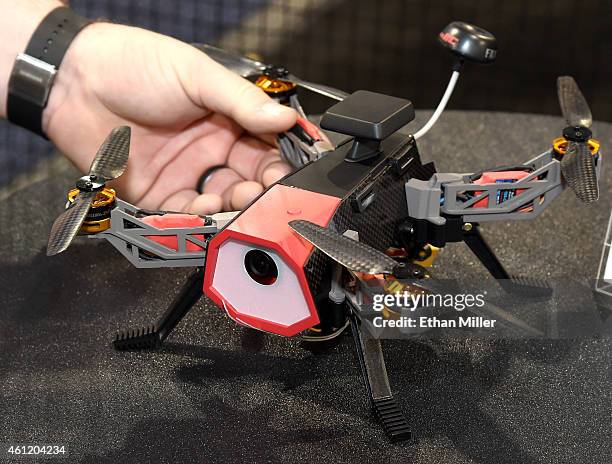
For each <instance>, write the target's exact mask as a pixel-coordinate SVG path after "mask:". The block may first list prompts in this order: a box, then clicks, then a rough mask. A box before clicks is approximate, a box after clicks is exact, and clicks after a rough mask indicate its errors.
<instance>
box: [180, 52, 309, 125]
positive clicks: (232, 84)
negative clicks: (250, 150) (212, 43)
mask: <svg viewBox="0 0 612 464" xmlns="http://www.w3.org/2000/svg"><path fill="white" fill-rule="evenodd" d="M191 48H193V47H191ZM193 54H194V56H193V57H192V59H193V61H192V66H195V68H196V72H193V71H191V72H189V74H187V75H186V76H179V77H180V79H181V81H182V82H183V83H187V85H185V89H186V91H187V92H188V93H189V94H190V97H191V99H192V100H193V101H195V102H196V103H197V104H198V105H200V106H201V107H202V108H206V109H208V110H211V111H216V112H218V113H221V114H224V115H226V116H228V117H230V118H232V119H233V120H235V121H236V122H237V123H238V124H240V125H241V126H242V127H244V128H245V129H246V130H247V131H249V132H251V133H253V134H272V133H279V132H284V131H286V130H288V129H289V128H291V127H292V126H293V125H295V123H296V121H297V113H296V111H295V110H293V109H292V108H290V107H287V106H284V105H281V104H280V103H277V102H276V101H275V100H273V99H271V98H270V97H268V96H267V95H266V94H265V92H264V91H263V90H261V89H260V88H259V87H257V86H256V85H254V84H252V83H251V82H249V81H248V80H246V79H244V78H242V77H240V76H238V75H237V74H235V73H233V72H232V71H230V70H229V69H227V68H225V67H224V66H222V65H220V64H219V63H217V62H216V61H214V60H212V59H211V58H209V57H208V56H207V55H205V54H204V53H203V52H200V51H199V50H197V49H195V48H193ZM192 69H193V67H192Z"/></svg>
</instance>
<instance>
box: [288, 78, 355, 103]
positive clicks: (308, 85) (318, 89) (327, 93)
mask: <svg viewBox="0 0 612 464" xmlns="http://www.w3.org/2000/svg"><path fill="white" fill-rule="evenodd" d="M288 79H289V80H290V81H291V82H293V83H294V84H297V85H298V87H302V88H303V89H306V90H310V91H311V92H314V93H318V94H319V95H323V96H324V97H327V98H331V99H332V100H338V101H342V100H344V99H345V98H346V97H348V96H349V94H348V93H346V92H343V91H342V90H338V89H335V88H333V87H329V86H327V85H322V84H315V83H314V82H308V81H305V80H303V79H301V78H299V77H297V76H295V75H293V74H289V76H288Z"/></svg>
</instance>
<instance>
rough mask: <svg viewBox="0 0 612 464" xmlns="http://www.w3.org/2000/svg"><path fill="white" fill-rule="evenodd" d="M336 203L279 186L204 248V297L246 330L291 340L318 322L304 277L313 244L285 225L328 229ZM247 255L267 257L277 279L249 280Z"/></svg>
mask: <svg viewBox="0 0 612 464" xmlns="http://www.w3.org/2000/svg"><path fill="white" fill-rule="evenodd" d="M339 204H340V199H339V198H336V197H333V196H329V195H323V194H320V193H314V192H310V191H307V190H301V189H298V188H295V187H288V186H285V185H280V184H277V185H275V186H273V187H272V188H271V189H270V190H268V191H267V192H266V193H265V194H264V195H263V196H262V197H261V198H259V199H258V200H257V201H256V202H255V203H253V204H252V205H251V206H250V207H249V208H248V209H247V210H245V211H243V212H242V213H241V214H240V215H239V216H238V217H237V218H236V219H235V220H234V221H233V222H232V223H231V224H230V225H229V226H228V227H226V228H225V229H224V230H223V231H221V232H220V233H219V234H217V235H216V236H215V237H214V238H213V239H212V240H211V241H210V242H209V244H208V251H207V256H206V274H205V275H206V278H205V280H204V292H205V294H206V295H207V296H208V297H209V298H210V299H212V300H213V301H214V302H215V303H216V304H217V305H218V306H219V307H221V308H224V309H225V310H226V311H227V313H228V314H229V316H230V317H231V318H232V319H234V320H236V321H238V322H240V323H243V324H245V325H248V326H251V327H254V328H257V329H260V330H264V331H266V332H271V333H274V334H278V335H284V336H292V335H295V334H297V333H299V332H301V331H303V330H306V329H308V328H310V327H312V326H314V325H316V324H318V323H319V317H318V315H317V311H316V307H315V305H314V301H313V298H312V295H311V293H310V289H309V286H308V282H307V280H306V276H305V274H304V269H303V267H304V264H305V263H306V261H307V259H308V257H309V256H310V253H311V252H312V249H313V247H312V245H311V244H310V243H309V242H308V241H306V240H304V239H302V238H301V237H300V236H298V235H297V234H296V233H295V232H294V231H293V229H291V227H289V225H288V223H289V222H290V221H293V220H296V219H305V220H308V221H311V222H314V223H315V224H318V225H320V226H324V227H325V226H327V225H328V224H329V221H330V220H331V218H332V216H333V215H334V212H335V211H336V208H337V207H338V205H339ZM250 250H261V251H264V252H265V253H267V254H268V256H270V257H271V259H272V260H273V261H274V263H275V265H276V270H277V272H278V278H277V279H275V280H274V282H273V283H272V284H270V285H264V284H261V283H258V282H256V281H255V280H253V279H252V278H251V277H250V275H249V273H248V272H247V270H246V268H245V261H244V257H245V256H246V253H248V252H249V251H250Z"/></svg>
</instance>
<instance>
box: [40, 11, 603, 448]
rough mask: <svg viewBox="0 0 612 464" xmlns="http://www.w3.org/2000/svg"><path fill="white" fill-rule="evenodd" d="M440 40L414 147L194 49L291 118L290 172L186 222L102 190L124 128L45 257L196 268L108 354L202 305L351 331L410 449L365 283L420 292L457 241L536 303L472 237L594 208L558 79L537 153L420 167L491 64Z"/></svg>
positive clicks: (312, 334) (370, 97)
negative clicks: (506, 162) (438, 125)
mask: <svg viewBox="0 0 612 464" xmlns="http://www.w3.org/2000/svg"><path fill="white" fill-rule="evenodd" d="M439 41H440V43H441V44H442V45H443V46H444V47H446V48H448V49H449V50H450V51H452V52H453V54H454V56H455V57H456V62H455V64H454V68H453V74H452V77H451V81H450V83H449V86H448V88H447V90H446V92H445V94H444V97H443V98H442V100H441V102H440V105H439V107H438V108H437V110H436V111H435V113H434V115H433V116H432V119H430V120H429V121H428V122H427V123H426V124H425V126H424V127H423V128H422V129H420V130H419V131H417V132H416V133H414V134H410V133H408V132H406V129H402V128H404V127H405V126H406V125H407V124H408V123H410V122H411V121H412V120H413V119H414V117H415V113H414V108H413V106H412V103H411V102H410V101H408V100H405V99H402V98H396V97H392V96H388V95H382V94H378V93H373V92H368V91H357V92H355V93H353V94H350V95H348V94H345V93H343V92H340V91H337V90H335V89H330V88H329V87H325V86H319V85H317V84H312V83H308V82H305V81H302V80H301V79H299V78H296V77H295V76H293V75H291V74H289V73H288V72H287V71H286V70H283V69H279V68H276V67H270V66H266V65H264V64H262V63H259V62H255V61H253V60H249V59H247V58H240V57H236V56H234V55H231V54H229V53H227V52H224V51H222V50H219V49H214V48H212V47H209V46H205V47H203V49H204V50H205V51H206V52H207V53H209V55H210V56H212V57H213V58H215V59H217V60H218V61H219V62H221V63H223V64H225V65H227V66H228V67H230V68H231V69H233V70H234V71H236V72H238V73H239V74H241V75H243V76H245V77H247V78H251V79H253V80H254V81H255V82H257V83H258V85H260V86H262V88H263V89H264V90H266V91H267V92H268V93H269V94H271V95H273V96H275V97H276V98H279V99H280V100H282V101H283V102H285V103H287V104H290V105H292V106H293V107H294V108H296V109H297V110H298V111H299V112H300V114H301V115H302V118H301V120H300V121H299V122H298V124H297V126H298V127H296V128H294V129H292V130H291V131H289V132H288V133H286V134H281V136H280V137H281V139H282V140H281V143H280V147H281V151H282V152H284V156H285V157H286V159H288V160H290V161H291V162H292V164H293V165H294V166H295V167H296V170H295V171H294V172H293V173H291V174H289V175H287V176H286V177H285V178H283V179H281V180H280V181H278V182H277V183H276V184H274V185H272V186H271V187H269V188H268V189H266V190H265V191H264V192H263V193H262V194H261V195H260V196H259V197H258V198H257V199H255V200H254V201H253V202H252V203H251V204H250V205H249V206H248V207H247V208H245V209H244V210H242V211H239V212H230V213H219V214H213V215H210V216H196V215H190V214H180V213H171V212H163V211H148V210H144V209H141V208H138V207H136V206H133V205H131V204H129V203H127V202H125V201H122V200H120V199H119V198H117V197H116V194H115V192H114V190H112V189H111V188H109V187H107V186H106V183H107V182H108V181H111V180H113V179H116V178H118V177H119V176H121V175H122V173H123V172H124V170H125V169H126V167H127V161H128V155H129V147H130V129H129V128H128V127H119V128H116V129H114V130H113V131H112V132H111V134H110V135H109V136H108V138H107V140H106V141H105V142H104V144H103V145H102V147H101V148H100V150H99V151H98V153H97V154H96V156H95V158H94V160H93V163H92V165H91V169H90V172H89V174H88V175H86V176H84V177H82V178H80V179H79V180H78V181H77V184H76V188H75V189H73V190H71V191H70V192H69V194H68V199H69V201H68V204H67V209H66V211H65V212H64V213H63V214H61V215H60V216H59V218H58V219H57V220H56V221H55V223H54V224H53V228H52V230H51V234H50V239H49V244H48V254H49V255H55V254H57V253H60V252H62V251H64V250H65V249H66V248H68V246H69V245H70V243H71V242H72V241H73V239H74V238H75V237H76V236H77V235H79V234H80V235H86V236H88V237H90V238H98V239H106V240H107V241H109V242H110V243H111V244H112V245H113V246H114V247H115V248H116V249H117V250H119V252H120V253H121V254H123V256H125V257H126V258H127V259H128V260H129V261H130V262H131V263H132V264H133V265H134V266H136V267H138V268H158V267H193V268H195V272H194V273H193V274H192V275H191V277H190V278H189V279H188V281H187V282H186V283H185V286H184V287H183V289H182V290H181V291H180V293H179V295H178V296H177V297H176V299H175V301H174V302H173V304H172V305H171V306H170V308H168V310H167V311H166V313H165V314H164V315H163V316H162V317H161V318H160V320H159V321H158V322H157V323H156V324H154V325H151V326H149V327H145V328H140V329H133V330H127V331H125V332H122V333H120V334H119V335H118V336H117V338H116V339H115V341H114V347H115V348H116V349H117V350H133V349H145V348H155V347H158V346H159V345H160V344H162V343H163V341H164V340H165V339H166V338H167V337H168V335H169V334H170V333H171V332H172V330H173V329H174V328H175V327H176V326H177V324H178V323H179V322H180V321H181V319H182V318H183V317H184V316H185V315H186V314H187V313H188V311H189V310H190V309H191V308H192V307H193V306H194V305H195V303H196V302H197V301H198V300H199V299H200V298H201V297H202V296H203V295H206V296H207V297H209V298H210V299H211V300H212V301H213V302H214V303H215V304H216V305H217V306H218V307H219V308H221V309H223V310H224V311H225V312H226V314H227V315H228V316H229V317H230V318H231V319H233V320H234V321H235V322H237V323H238V324H240V325H243V326H246V327H250V328H254V329H258V330H260V331H263V332H267V333H271V334H276V335H281V336H285V337H294V336H295V337H302V338H304V339H307V340H310V341H313V340H317V339H318V340H328V339H330V338H333V337H335V336H337V335H338V334H340V333H342V331H343V330H344V329H345V328H347V327H348V326H349V325H350V326H351V329H352V333H353V336H354V338H355V341H356V346H357V352H358V355H359V360H360V365H361V368H362V373H363V376H364V379H365V384H366V387H367V390H368V394H369V397H370V400H371V404H372V407H373V411H374V413H375V415H376V417H377V419H378V420H379V421H380V422H381V424H382V427H383V429H384V431H385V432H386V434H387V436H388V437H389V438H390V439H391V440H393V441H398V440H407V439H410V438H411V436H412V434H411V432H410V430H409V428H408V423H407V421H406V419H405V418H404V416H403V415H402V412H401V411H400V409H399V407H398V406H397V404H396V402H395V399H394V397H393V394H392V392H391V388H390V386H389V381H388V378H387V372H386V368H385V362H384V358H383V353H382V348H381V344H380V341H379V340H378V339H375V338H374V337H372V336H371V334H369V333H368V331H367V330H365V329H364V327H363V324H362V317H361V316H362V313H363V310H364V309H363V298H361V297H360V292H361V290H360V282H362V281H363V278H364V276H383V278H385V279H386V278H389V279H402V281H408V282H411V283H414V284H415V285H419V283H420V282H422V281H424V280H425V279H427V278H429V277H430V276H429V272H428V270H427V269H426V266H428V265H429V263H430V261H431V258H432V256H431V255H432V250H433V249H435V248H442V247H444V246H445V245H446V244H447V243H451V242H465V243H466V244H467V245H468V247H469V248H470V249H471V250H472V251H473V252H474V254H475V255H476V256H477V257H478V259H479V260H480V261H481V262H482V264H483V265H484V266H485V268H486V269H487V270H488V271H489V273H490V274H491V275H492V276H493V277H494V278H495V279H498V280H499V281H500V283H503V285H504V286H505V287H504V288H505V289H507V290H508V291H512V292H519V293H520V292H529V291H535V292H536V293H537V291H544V292H546V290H547V289H546V288H544V287H542V286H540V284H539V283H538V282H534V281H529V280H525V279H521V278H513V277H511V276H510V275H509V274H508V273H507V272H506V270H505V269H504V267H503V266H502V264H501V263H500V262H499V260H498V259H497V257H496V256H495V254H494V253H493V251H492V250H491V248H490V247H489V246H488V245H487V243H486V242H485V241H484V239H483V237H482V236H481V235H480V232H479V224H481V223H484V222H489V221H508V220H527V219H533V218H535V217H537V216H538V215H540V214H541V213H542V211H544V209H545V208H546V207H547V206H548V205H549V204H550V203H551V202H552V201H553V200H554V199H555V198H556V197H557V196H559V194H561V192H562V191H563V190H564V189H565V187H568V186H569V187H570V188H571V189H572V190H573V191H574V192H575V193H576V195H577V196H578V197H579V198H580V199H581V200H582V201H584V202H593V201H595V200H597V198H598V195H599V191H598V176H599V169H600V166H601V155H600V150H599V143H598V142H597V141H596V140H594V139H592V137H591V135H592V134H591V131H590V129H589V127H590V125H591V122H592V117H591V112H590V110H589V107H588V105H587V103H586V101H585V99H584V97H583V95H582V94H581V92H580V90H579V88H578V86H577V84H576V82H575V81H574V79H573V78H571V77H569V76H564V77H560V78H558V81H557V87H558V97H559V102H560V105H561V110H562V113H563V115H564V117H565V119H566V121H567V127H566V128H565V129H564V130H563V132H562V137H560V138H559V139H557V140H555V141H554V142H553V143H552V145H551V147H550V148H549V149H548V150H547V151H545V152H544V153H542V154H540V155H538V156H535V157H533V158H531V159H530V160H528V161H527V162H525V163H523V164H519V165H515V166H503V167H495V168H491V169H488V170H485V171H482V172H477V173H438V172H436V170H435V167H434V164H433V163H427V164H423V163H422V162H421V158H420V154H419V151H418V148H417V143H416V140H417V139H418V138H420V137H422V136H423V135H424V134H425V133H426V132H427V131H428V130H429V128H430V127H431V126H433V124H434V123H435V121H436V120H437V119H438V117H439V116H440V114H441V113H442V111H443V109H444V107H445V105H446V103H447V102H448V100H449V98H450V94H451V93H452V90H453V88H454V85H455V83H456V81H457V77H458V75H459V72H460V70H461V66H462V65H463V63H464V62H466V61H471V62H481V63H487V62H491V61H493V60H494V59H495V56H496V53H497V44H496V40H495V38H494V37H493V36H492V35H491V34H490V33H488V32H487V31H484V30H482V29H480V28H477V27H475V26H472V25H469V24H466V23H461V22H453V23H451V24H450V25H449V26H447V27H446V28H445V29H444V30H443V31H442V33H441V34H440V37H439ZM300 86H301V87H303V88H305V89H309V90H313V91H315V92H319V93H322V94H326V95H327V96H330V97H331V98H334V99H336V100H339V102H338V103H336V104H334V106H332V107H331V108H330V109H329V110H328V111H327V112H326V113H325V114H324V115H323V118H322V119H321V121H320V127H321V128H322V129H325V130H328V131H332V132H336V133H340V134H344V135H345V136H346V137H345V139H344V140H343V141H342V142H340V143H339V144H337V145H336V146H332V145H331V142H329V139H328V138H327V137H326V136H325V135H324V133H323V131H322V130H321V129H320V128H319V127H317V126H316V125H315V124H313V123H311V122H308V121H307V119H306V118H305V114H304V111H303V110H302V109H301V106H299V102H298V100H297V94H296V93H295V90H296V88H297V87H300ZM400 129H402V130H400ZM283 146H284V147H283ZM391 249H393V250H396V253H393V254H392V253H389V250H391ZM397 250H400V253H399V254H398V253H397ZM548 290H549V289H548Z"/></svg>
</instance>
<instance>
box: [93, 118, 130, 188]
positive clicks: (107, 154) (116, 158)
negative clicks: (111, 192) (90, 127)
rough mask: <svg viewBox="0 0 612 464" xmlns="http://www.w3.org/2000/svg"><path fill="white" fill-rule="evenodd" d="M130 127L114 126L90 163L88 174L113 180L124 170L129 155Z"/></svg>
mask: <svg viewBox="0 0 612 464" xmlns="http://www.w3.org/2000/svg"><path fill="white" fill-rule="evenodd" d="M131 133H132V131H131V129H130V128H129V127H128V126H121V127H116V128H115V129H113V130H112V132H111V133H110V134H109V136H108V137H107V138H106V140H105V141H104V143H103V144H102V146H101V147H100V149H99V150H98V153H96V157H95V158H94V160H93V162H92V163H91V167H90V168H89V174H90V175H94V176H97V177H101V178H103V179H105V180H113V179H116V178H117V177H119V176H121V174H123V172H124V171H125V168H126V167H127V163H128V157H129V156H130V137H131Z"/></svg>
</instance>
